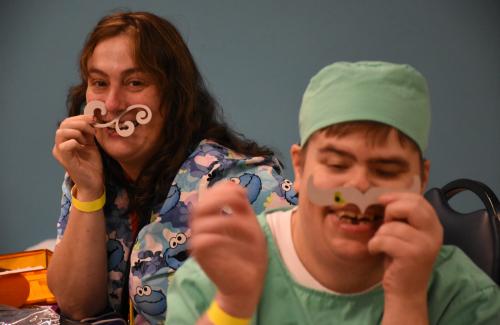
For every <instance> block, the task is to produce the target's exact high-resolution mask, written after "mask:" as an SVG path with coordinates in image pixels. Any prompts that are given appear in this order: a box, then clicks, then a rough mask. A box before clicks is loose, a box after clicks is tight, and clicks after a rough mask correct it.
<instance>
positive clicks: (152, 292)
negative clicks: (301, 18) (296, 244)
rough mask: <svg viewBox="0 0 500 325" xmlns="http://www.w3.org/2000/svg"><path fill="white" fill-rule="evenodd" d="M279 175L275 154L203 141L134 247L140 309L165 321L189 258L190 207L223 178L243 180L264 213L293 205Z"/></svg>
mask: <svg viewBox="0 0 500 325" xmlns="http://www.w3.org/2000/svg"><path fill="white" fill-rule="evenodd" d="M280 174H281V167H280V165H279V163H278V161H277V160H275V159H274V158H264V157H245V156H242V155H239V154H237V153H235V152H234V151H232V150H229V149H227V148H226V147H223V146H221V145H219V144H217V143H215V142H211V141H207V140H204V141H202V142H201V143H200V144H199V146H198V147H197V148H196V150H195V151H193V152H192V154H191V155H190V156H189V158H188V159H187V160H186V161H185V162H184V163H183V165H182V166H181V168H180V169H179V172H178V174H177V175H176V177H175V179H174V181H173V183H172V186H171V188H170V190H169V193H168V195H167V199H166V200H165V202H164V203H163V204H162V205H160V206H159V207H157V209H156V210H154V211H153V215H152V218H151V223H150V224H148V225H146V226H145V227H144V228H143V229H141V231H140V232H139V235H138V237H137V241H136V243H135V245H134V247H133V249H132V254H131V270H130V279H129V292H130V293H131V299H132V302H133V303H134V307H135V309H136V311H137V312H138V313H140V314H141V315H142V317H144V318H146V319H147V320H148V321H149V322H150V323H151V324H158V323H163V322H164V320H165V312H166V311H167V310H168V306H167V301H166V300H165V299H163V298H162V297H163V296H166V294H167V290H168V286H169V281H170V279H171V277H172V276H173V274H174V272H175V271H176V270H177V269H178V268H179V267H180V266H181V265H182V264H183V263H184V262H185V261H186V259H187V258H188V250H187V248H188V244H189V238H190V237H191V231H190V229H189V227H188V216H189V210H190V209H191V208H192V206H193V204H195V203H196V202H197V201H198V197H199V196H203V193H204V191H206V190H207V189H208V188H209V187H210V186H212V185H213V184H215V183H216V182H218V181H220V180H229V181H232V182H235V183H238V184H240V185H241V186H243V187H245V189H246V190H247V197H248V200H249V202H251V203H252V207H253V209H254V211H255V212H256V213H260V212H261V211H263V210H264V209H265V208H266V206H273V207H281V206H286V205H290V204H291V202H289V201H288V200H287V199H286V198H285V192H284V191H283V189H282V187H281V184H282V183H283V182H284V181H285V179H284V178H283V177H282V176H281V175H280ZM288 182H289V181H288ZM290 197H292V196H290ZM160 311H161V312H160Z"/></svg>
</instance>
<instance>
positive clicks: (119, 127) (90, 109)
mask: <svg viewBox="0 0 500 325" xmlns="http://www.w3.org/2000/svg"><path fill="white" fill-rule="evenodd" d="M135 109H140V111H138V112H137V114H136V115H135V121H136V122H137V123H138V124H141V125H144V124H147V123H149V122H150V121H151V118H152V117H153V113H152V112H151V109H150V108H149V107H148V106H146V105H141V104H136V105H131V106H129V107H127V108H126V109H125V111H123V112H122V113H121V114H120V115H118V117H116V118H115V119H113V120H112V121H110V122H108V123H96V124H94V127H96V128H109V127H114V129H115V131H116V133H118V134H119V135H120V136H122V137H128V136H130V135H132V133H134V130H135V127H136V125H135V124H134V121H123V122H120V119H121V118H122V117H123V116H124V115H125V114H127V113H128V112H130V111H133V110H135ZM96 110H99V111H100V113H101V115H103V116H104V115H106V114H107V112H108V111H107V109H106V105H105V104H104V102H101V101H99V100H93V101H91V102H88V103H87V105H86V106H85V109H84V110H83V114H85V115H94V113H95V111H96Z"/></svg>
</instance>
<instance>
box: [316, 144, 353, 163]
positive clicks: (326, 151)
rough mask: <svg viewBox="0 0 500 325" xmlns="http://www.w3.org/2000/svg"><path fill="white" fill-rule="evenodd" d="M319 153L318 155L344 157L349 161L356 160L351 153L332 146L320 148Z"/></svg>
mask: <svg viewBox="0 0 500 325" xmlns="http://www.w3.org/2000/svg"><path fill="white" fill-rule="evenodd" d="M318 151H319V153H320V154H331V153H333V154H336V155H338V156H342V157H345V158H349V159H352V160H356V156H354V155H353V154H352V153H350V152H348V151H345V150H342V149H339V148H337V147H335V146H334V145H331V144H329V145H326V146H324V147H322V148H320V149H319V150H318Z"/></svg>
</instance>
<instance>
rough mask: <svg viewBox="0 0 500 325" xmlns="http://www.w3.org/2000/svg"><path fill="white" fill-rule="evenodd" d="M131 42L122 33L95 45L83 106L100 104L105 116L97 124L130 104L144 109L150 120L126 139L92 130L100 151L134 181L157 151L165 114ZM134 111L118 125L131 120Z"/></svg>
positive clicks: (153, 84) (117, 113) (156, 89)
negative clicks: (104, 106)
mask: <svg viewBox="0 0 500 325" xmlns="http://www.w3.org/2000/svg"><path fill="white" fill-rule="evenodd" d="M133 48H134V45H133V41H132V39H131V37H130V36H129V35H128V34H126V33H124V34H120V35H118V36H115V37H112V38H108V39H105V40H103V41H101V42H100V43H98V44H97V46H96V47H95V49H94V52H93V53H92V55H91V57H90V58H89V60H88V62H87V69H88V84H87V93H86V99H87V102H90V101H92V100H100V101H102V102H104V103H105V104H106V109H107V114H106V115H105V116H103V117H102V118H101V121H100V122H109V121H111V120H113V119H114V118H116V117H117V116H118V115H120V114H121V113H122V112H123V111H124V110H125V109H126V108H127V107H129V106H131V105H134V104H142V105H146V106H148V107H149V108H150V109H151V111H152V119H151V121H150V122H149V123H148V124H145V125H140V124H139V125H137V126H136V127H135V131H134V133H133V134H132V135H130V136H129V137H121V136H120V135H118V134H117V133H116V131H114V130H113V129H109V128H98V129H96V138H97V141H98V142H99V144H100V145H101V146H102V148H103V149H104V150H105V151H106V152H107V153H108V154H109V155H110V156H111V157H113V158H114V159H115V160H117V161H118V162H119V163H120V165H121V166H122V168H123V169H124V170H125V172H126V173H127V175H128V176H129V177H131V178H132V179H135V178H136V177H137V176H138V175H139V174H140V172H141V170H142V169H143V167H144V164H145V163H146V162H147V161H148V160H149V159H150V158H151V157H152V156H153V155H154V153H155V152H156V151H157V149H158V146H159V144H160V140H161V137H162V127H163V124H164V120H165V112H163V111H162V107H161V96H160V93H159V89H158V86H157V85H156V83H155V81H154V78H153V77H152V76H151V75H150V74H147V73H146V72H145V71H144V70H141V69H140V68H139V66H138V65H137V64H136V62H135V58H134V54H133ZM137 112H138V111H137V110H133V111H131V112H130V113H127V114H126V115H125V116H123V117H122V118H121V119H120V121H121V122H122V121H127V120H135V115H136V114H137Z"/></svg>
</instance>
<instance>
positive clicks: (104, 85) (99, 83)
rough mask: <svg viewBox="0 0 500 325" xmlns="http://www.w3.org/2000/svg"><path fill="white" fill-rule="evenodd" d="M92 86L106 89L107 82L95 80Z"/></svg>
mask: <svg viewBox="0 0 500 325" xmlns="http://www.w3.org/2000/svg"><path fill="white" fill-rule="evenodd" d="M91 85H92V86H93V87H95V88H103V87H106V82H105V81H104V80H94V81H92V83H91Z"/></svg>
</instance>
